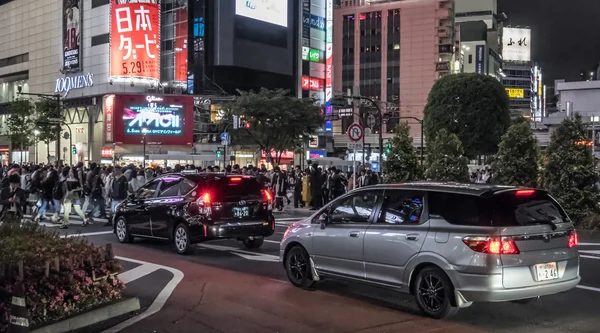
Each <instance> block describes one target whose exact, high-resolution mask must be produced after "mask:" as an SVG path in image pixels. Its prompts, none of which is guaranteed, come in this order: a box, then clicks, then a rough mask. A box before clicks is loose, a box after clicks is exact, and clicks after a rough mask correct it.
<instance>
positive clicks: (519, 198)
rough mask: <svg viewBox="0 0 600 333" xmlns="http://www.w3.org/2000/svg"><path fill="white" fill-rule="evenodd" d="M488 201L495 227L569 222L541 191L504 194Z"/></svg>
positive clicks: (562, 212) (552, 200)
mask: <svg viewBox="0 0 600 333" xmlns="http://www.w3.org/2000/svg"><path fill="white" fill-rule="evenodd" d="M523 193H524V194H523ZM489 201H490V206H491V211H492V214H493V215H492V218H493V220H494V225H496V226H508V227H509V226H524V225H532V224H539V223H547V222H552V223H565V222H569V219H568V218H567V215H566V214H565V212H564V210H563V209H562V208H561V207H560V206H559V205H558V204H557V203H556V201H554V199H552V197H550V196H549V195H548V194H547V193H545V192H542V191H531V192H529V191H511V192H505V193H501V194H497V195H494V196H492V197H491V198H490V199H489Z"/></svg>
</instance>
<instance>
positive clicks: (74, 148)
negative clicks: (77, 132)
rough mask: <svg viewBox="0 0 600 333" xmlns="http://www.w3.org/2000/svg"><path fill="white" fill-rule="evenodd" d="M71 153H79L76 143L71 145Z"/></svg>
mask: <svg viewBox="0 0 600 333" xmlns="http://www.w3.org/2000/svg"><path fill="white" fill-rule="evenodd" d="M71 154H73V155H77V146H75V145H72V146H71Z"/></svg>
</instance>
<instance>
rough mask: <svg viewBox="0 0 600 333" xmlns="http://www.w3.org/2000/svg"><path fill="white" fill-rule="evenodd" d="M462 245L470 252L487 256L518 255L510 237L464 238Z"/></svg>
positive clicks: (517, 250) (517, 249) (515, 245)
mask: <svg viewBox="0 0 600 333" xmlns="http://www.w3.org/2000/svg"><path fill="white" fill-rule="evenodd" d="M463 243H465V245H467V246H468V247H469V248H470V249H471V250H473V251H475V252H480V253H488V254H519V253H520V251H519V248H518V247H517V244H516V243H515V241H514V240H513V239H512V238H510V237H465V238H463Z"/></svg>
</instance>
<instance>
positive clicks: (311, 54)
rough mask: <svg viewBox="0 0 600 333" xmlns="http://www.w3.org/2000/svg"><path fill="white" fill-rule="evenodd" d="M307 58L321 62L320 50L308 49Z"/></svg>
mask: <svg viewBox="0 0 600 333" xmlns="http://www.w3.org/2000/svg"><path fill="white" fill-rule="evenodd" d="M308 60H310V61H312V62H321V51H319V50H317V49H309V51H308Z"/></svg>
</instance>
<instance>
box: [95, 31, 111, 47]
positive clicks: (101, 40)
mask: <svg viewBox="0 0 600 333" xmlns="http://www.w3.org/2000/svg"><path fill="white" fill-rule="evenodd" d="M109 39H110V34H102V35H97V36H92V46H96V45H102V44H108V42H109Z"/></svg>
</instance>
